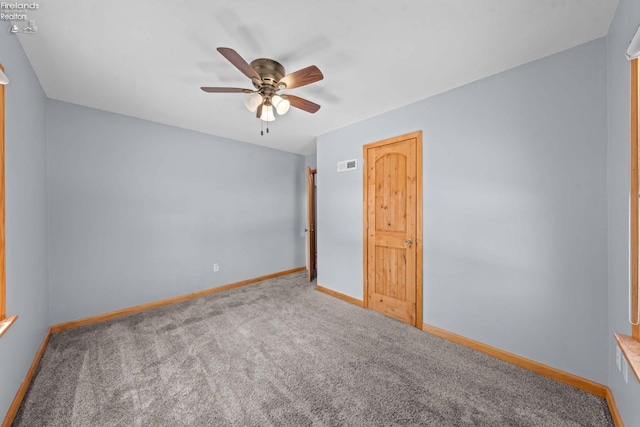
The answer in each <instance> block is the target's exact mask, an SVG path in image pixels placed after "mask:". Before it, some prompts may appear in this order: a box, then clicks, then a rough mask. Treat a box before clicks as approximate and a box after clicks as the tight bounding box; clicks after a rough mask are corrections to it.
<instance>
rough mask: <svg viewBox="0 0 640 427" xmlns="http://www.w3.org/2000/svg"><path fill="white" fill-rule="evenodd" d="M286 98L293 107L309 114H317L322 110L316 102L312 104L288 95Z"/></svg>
mask: <svg viewBox="0 0 640 427" xmlns="http://www.w3.org/2000/svg"><path fill="white" fill-rule="evenodd" d="M286 96H287V99H288V100H289V102H290V103H291V106H292V107H296V108H299V109H301V110H304V111H307V112H309V113H315V112H316V111H318V110H319V109H320V106H319V105H318V104H316V103H315V102H311V101H309V100H306V99H304V98H300V97H299V96H295V95H286Z"/></svg>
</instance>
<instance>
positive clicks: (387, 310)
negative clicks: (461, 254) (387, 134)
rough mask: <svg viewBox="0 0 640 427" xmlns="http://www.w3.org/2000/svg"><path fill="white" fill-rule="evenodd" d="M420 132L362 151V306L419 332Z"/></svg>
mask: <svg viewBox="0 0 640 427" xmlns="http://www.w3.org/2000/svg"><path fill="white" fill-rule="evenodd" d="M421 148H422V133H421V132H417V133H412V134H408V135H403V136H400V137H397V138H392V139H388V140H385V141H380V142H376V143H373V144H369V145H365V147H364V158H365V168H364V222H365V224H364V231H365V233H364V235H365V242H364V253H365V257H364V264H365V266H364V275H365V285H364V288H365V304H366V306H367V307H369V308H371V309H373V310H376V311H379V312H380V313H383V314H385V315H387V316H390V317H393V318H395V319H398V320H401V321H403V322H406V323H409V324H412V325H415V326H417V327H419V328H421V327H422V172H421V171H422V155H421V153H422V149H421Z"/></svg>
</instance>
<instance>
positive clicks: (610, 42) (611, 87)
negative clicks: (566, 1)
mask: <svg viewBox="0 0 640 427" xmlns="http://www.w3.org/2000/svg"><path fill="white" fill-rule="evenodd" d="M638 25H640V2H638V1H637V0H620V2H619V3H618V9H617V10H616V15H615V17H614V20H613V22H612V24H611V27H610V29H609V35H608V37H607V82H608V85H607V94H608V118H609V147H608V151H607V165H608V168H607V181H608V195H609V203H608V207H609V327H610V330H609V334H608V335H607V339H608V344H609V386H610V387H611V389H612V390H613V395H614V397H615V400H616V404H617V405H618V409H619V410H620V413H621V415H622V418H623V420H624V422H625V424H626V425H627V426H636V425H640V384H638V382H637V381H636V380H635V378H634V376H633V375H632V374H631V372H630V371H629V384H625V382H624V379H623V377H622V373H621V372H619V371H618V369H617V367H616V359H615V356H616V353H615V351H616V344H615V340H614V338H613V333H614V332H620V333H624V334H630V333H631V326H630V325H629V322H628V315H629V163H630V161H629V140H630V133H629V131H630V123H629V105H630V97H629V93H630V90H629V88H630V86H629V85H630V82H629V75H630V72H629V61H627V59H626V58H625V56H624V53H625V52H626V50H627V47H628V46H629V41H630V40H631V38H632V37H633V34H634V33H635V31H636V29H637V28H638ZM624 363H626V362H624Z"/></svg>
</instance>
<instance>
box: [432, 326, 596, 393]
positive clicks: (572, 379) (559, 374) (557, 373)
mask: <svg viewBox="0 0 640 427" xmlns="http://www.w3.org/2000/svg"><path fill="white" fill-rule="evenodd" d="M422 330H423V331H425V332H429V333H430V334H433V335H437V336H439V337H440V338H444V339H446V340H449V341H453V342H455V343H457V344H461V345H463V346H465V347H469V348H472V349H474V350H477V351H479V352H481V353H485V354H488V355H489V356H493V357H495V358H496V359H500V360H504V361H505V362H508V363H511V364H513V365H516V366H519V367H521V368H524V369H528V370H529V371H532V372H535V373H537V374H540V375H544V376H545V377H549V378H552V379H554V380H556V381H560V382H562V383H565V384H569V385H571V386H573V387H576V388H579V389H581V390H584V391H586V392H588V393H591V394H595V395H596V396H599V397H602V398H604V399H606V398H607V390H608V387H607V386H605V385H602V384H600V383H597V382H595V381H591V380H588V379H586V378H582V377H579V376H577V375H573V374H570V373H568V372H565V371H561V370H560V369H556V368H552V367H551V366H548V365H545V364H542V363H540V362H535V361H533V360H530V359H527V358H525V357H522V356H518V355H517V354H513V353H509V352H508V351H504V350H501V349H499V348H496V347H492V346H490V345H487V344H484V343H481V342H479V341H475V340H472V339H470V338H467V337H463V336H462V335H458V334H454V333H453V332H449V331H445V330H444V329H440V328H437V327H435V326H431V325H427V324H426V323H423V324H422Z"/></svg>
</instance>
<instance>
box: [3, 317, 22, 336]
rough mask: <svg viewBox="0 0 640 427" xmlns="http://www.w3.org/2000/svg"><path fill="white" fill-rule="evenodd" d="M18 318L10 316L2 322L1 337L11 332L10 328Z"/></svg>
mask: <svg viewBox="0 0 640 427" xmlns="http://www.w3.org/2000/svg"><path fill="white" fill-rule="evenodd" d="M17 318H18V316H10V317H7V318H6V319H4V320H2V321H0V337H1V336H3V335H4V333H5V332H7V331H8V330H9V328H10V327H11V325H13V322H15V321H16V319H17Z"/></svg>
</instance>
